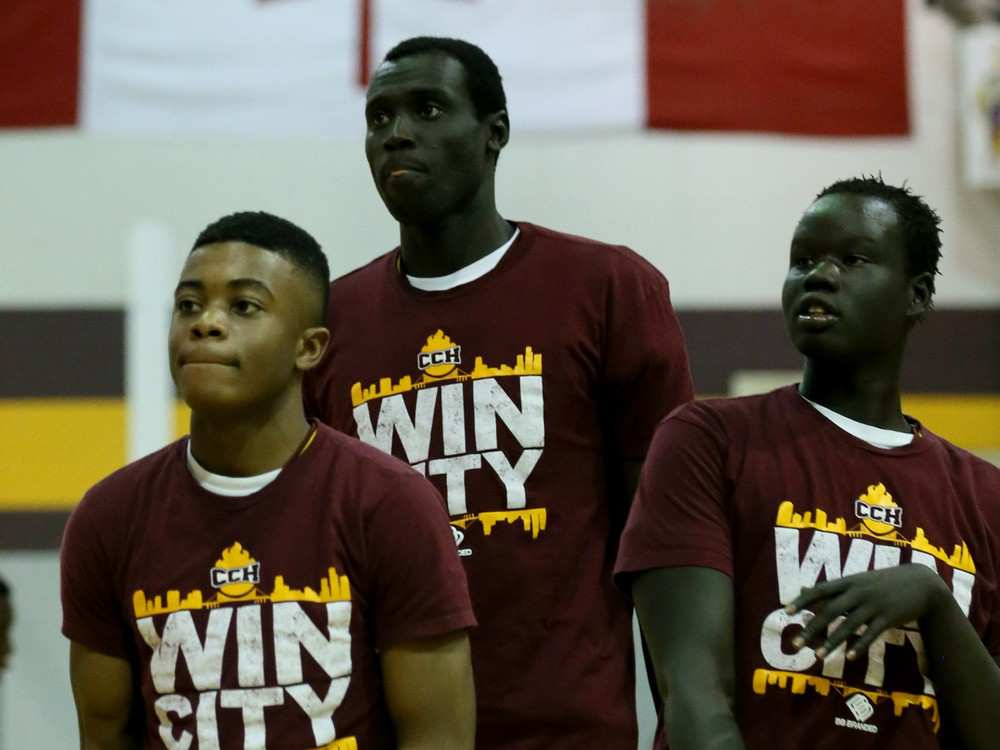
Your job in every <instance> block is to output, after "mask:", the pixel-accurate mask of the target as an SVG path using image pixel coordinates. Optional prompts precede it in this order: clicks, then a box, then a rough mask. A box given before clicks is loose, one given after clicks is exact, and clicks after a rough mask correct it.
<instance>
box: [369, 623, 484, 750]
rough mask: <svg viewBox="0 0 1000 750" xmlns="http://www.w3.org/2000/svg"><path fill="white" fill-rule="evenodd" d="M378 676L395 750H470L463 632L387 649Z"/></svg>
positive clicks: (469, 683) (472, 716)
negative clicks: (380, 676)
mask: <svg viewBox="0 0 1000 750" xmlns="http://www.w3.org/2000/svg"><path fill="white" fill-rule="evenodd" d="M382 674H383V680H384V686H385V697H386V703H387V704H388V706H389V713H390V715H391V716H392V720H393V723H394V724H395V725H396V736H397V742H398V743H399V745H398V747H399V750H472V748H473V747H474V744H475V739H476V694H475V686H474V685H473V680H472V661H471V657H470V652H469V637H468V635H466V632H465V631H464V630H460V631H457V632H454V633H448V634H446V635H441V636H436V637H433V638H422V639H420V640H417V641H413V642H410V643H401V644H396V645H393V646H389V647H387V648H386V649H384V650H383V651H382Z"/></svg>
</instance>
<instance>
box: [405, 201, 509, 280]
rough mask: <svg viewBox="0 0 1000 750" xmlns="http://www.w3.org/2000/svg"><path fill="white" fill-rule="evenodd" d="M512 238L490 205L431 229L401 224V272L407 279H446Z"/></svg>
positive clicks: (447, 219) (503, 220) (505, 224)
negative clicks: (442, 277) (407, 275)
mask: <svg viewBox="0 0 1000 750" xmlns="http://www.w3.org/2000/svg"><path fill="white" fill-rule="evenodd" d="M513 234H514V227H513V226H511V224H510V223H509V222H507V221H506V220H505V219H504V218H503V217H502V216H500V214H499V213H498V212H497V210H496V208H495V207H493V206H492V205H491V206H490V207H489V210H488V211H481V212H474V213H464V214H456V215H454V216H449V217H447V218H446V219H445V220H444V221H442V222H440V223H438V224H435V225H433V226H420V225H414V224H400V226H399V246H400V251H401V253H402V257H403V270H404V271H405V272H406V273H407V274H409V275H410V276H422V277H434V276H447V275H448V274H450V273H454V272H455V271H457V270H459V269H461V268H465V267H466V266H467V265H469V264H470V263H475V262H476V261H477V260H479V259H480V258H482V257H483V256H485V255H488V254H489V253H491V252H493V251H494V250H496V249H497V248H498V247H500V246H501V245H503V244H504V243H505V242H506V241H507V240H509V239H510V238H511V235H513Z"/></svg>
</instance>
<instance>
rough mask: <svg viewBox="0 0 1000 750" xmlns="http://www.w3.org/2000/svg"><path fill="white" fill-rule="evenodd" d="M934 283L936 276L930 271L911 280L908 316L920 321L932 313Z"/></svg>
mask: <svg viewBox="0 0 1000 750" xmlns="http://www.w3.org/2000/svg"><path fill="white" fill-rule="evenodd" d="M933 282H934V275H933V274H932V273H931V272H930V271H924V273H921V274H918V275H917V276H914V277H913V278H912V279H910V306H909V309H908V310H907V315H909V316H910V317H911V318H913V319H914V320H920V319H921V318H922V317H924V316H925V315H926V314H927V313H929V312H930V311H931V308H932V307H933V302H932V297H933V294H934V292H933V291H931V289H932V285H933Z"/></svg>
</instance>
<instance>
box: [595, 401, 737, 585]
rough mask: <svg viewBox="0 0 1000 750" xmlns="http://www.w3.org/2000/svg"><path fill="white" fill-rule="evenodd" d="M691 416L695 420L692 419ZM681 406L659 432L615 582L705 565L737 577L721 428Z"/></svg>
mask: <svg viewBox="0 0 1000 750" xmlns="http://www.w3.org/2000/svg"><path fill="white" fill-rule="evenodd" d="M692 417H694V418H692ZM696 417H697V413H696V409H693V408H684V409H682V411H681V412H680V413H677V414H673V415H671V416H670V417H669V418H668V419H666V420H664V421H663V422H662V423H661V424H660V426H659V427H658V428H657V430H656V434H655V436H654V438H653V443H652V445H651V446H650V450H649V455H648V457H647V458H646V462H645V464H644V465H643V470H642V475H641V477H640V480H639V489H638V491H637V492H636V497H635V502H634V503H633V504H632V508H631V511H630V513H629V517H628V521H627V523H626V525H625V531H624V532H623V533H622V538H621V544H620V546H619V551H618V560H617V564H616V565H615V581H616V583H617V584H618V585H619V586H620V587H621V588H622V589H623V590H625V591H628V590H629V589H630V583H629V579H630V576H631V574H634V573H639V572H641V571H644V570H650V569H653V568H672V567H684V566H696V567H706V568H713V569H715V570H719V571H721V572H722V573H725V574H726V575H729V576H732V575H733V551H732V529H731V526H730V520H729V519H730V514H729V509H728V498H729V496H730V491H731V488H730V483H729V481H728V480H727V478H726V468H725V465H726V456H725V437H724V434H723V433H722V430H721V427H716V426H714V425H712V424H711V423H710V422H708V421H705V420H699V419H697V418H696Z"/></svg>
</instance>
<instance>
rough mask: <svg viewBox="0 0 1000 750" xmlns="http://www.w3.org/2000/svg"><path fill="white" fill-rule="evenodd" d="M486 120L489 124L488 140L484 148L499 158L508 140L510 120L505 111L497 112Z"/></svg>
mask: <svg viewBox="0 0 1000 750" xmlns="http://www.w3.org/2000/svg"><path fill="white" fill-rule="evenodd" d="M487 119H488V120H489V123H490V139H489V140H488V141H487V142H486V148H487V149H488V150H489V151H490V152H491V153H493V154H495V155H497V156H499V155H500V152H501V151H502V150H503V147H504V146H506V145H507V141H508V140H509V139H510V119H509V118H508V117H507V110H506V109H501V110H498V111H496V112H494V113H493V114H492V115H490V116H489V117H488V118H487Z"/></svg>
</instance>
